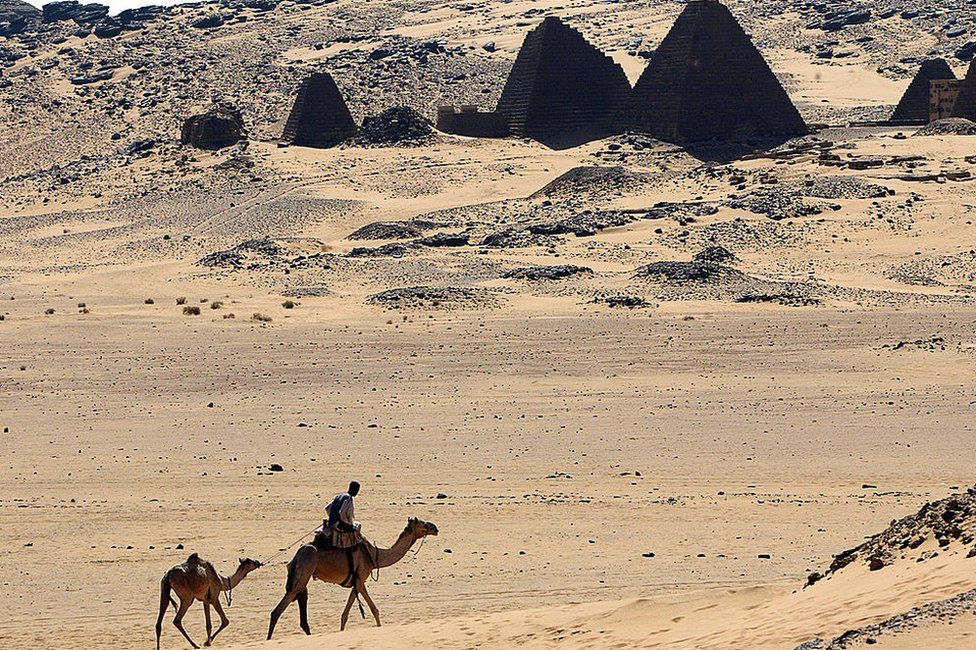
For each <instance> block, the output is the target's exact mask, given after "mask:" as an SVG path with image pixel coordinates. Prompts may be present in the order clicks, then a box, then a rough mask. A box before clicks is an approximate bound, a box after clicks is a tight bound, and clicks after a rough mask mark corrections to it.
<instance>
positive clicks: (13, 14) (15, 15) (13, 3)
mask: <svg viewBox="0 0 976 650" xmlns="http://www.w3.org/2000/svg"><path fill="white" fill-rule="evenodd" d="M40 18H41V10H40V9H38V8H37V7H35V6H34V5H31V4H28V3H26V2H24V1H23V0H0V23H11V24H13V23H15V22H17V21H23V22H24V23H26V22H27V21H30V20H39V19H40Z"/></svg>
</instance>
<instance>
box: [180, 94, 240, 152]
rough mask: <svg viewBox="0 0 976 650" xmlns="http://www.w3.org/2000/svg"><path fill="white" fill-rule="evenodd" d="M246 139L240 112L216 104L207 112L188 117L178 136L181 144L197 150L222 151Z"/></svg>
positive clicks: (224, 105)
mask: <svg viewBox="0 0 976 650" xmlns="http://www.w3.org/2000/svg"><path fill="white" fill-rule="evenodd" d="M246 138H247V131H246V130H245V128H244V119H243V118H242V117H241V112H240V111H239V110H237V109H236V108H234V107H233V106H229V105H227V104H218V105H215V106H213V107H212V108H210V109H209V110H208V111H207V112H205V113H201V114H199V115H193V116H191V117H188V118H187V119H186V120H185V121H184V122H183V130H182V132H181V134H180V142H181V143H182V144H186V145H190V146H193V147H196V148H197V149H222V148H224V147H229V146H230V145H232V144H234V143H235V142H239V141H240V140H244V139H246Z"/></svg>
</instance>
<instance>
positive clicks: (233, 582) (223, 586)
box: [220, 567, 247, 591]
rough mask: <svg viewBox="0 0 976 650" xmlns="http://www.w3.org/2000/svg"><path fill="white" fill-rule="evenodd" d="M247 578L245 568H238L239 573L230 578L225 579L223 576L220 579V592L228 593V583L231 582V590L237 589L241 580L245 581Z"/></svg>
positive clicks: (236, 572)
mask: <svg viewBox="0 0 976 650" xmlns="http://www.w3.org/2000/svg"><path fill="white" fill-rule="evenodd" d="M245 577H247V572H246V571H244V568H243V567H240V568H238V569H237V571H235V572H234V575H232V576H231V577H230V578H224V577H223V576H221V578H220V590H221V591H227V582H228V581H230V588H231V589H234V588H236V587H237V585H239V584H241V580H243V579H244V578H245Z"/></svg>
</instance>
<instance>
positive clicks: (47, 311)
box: [44, 307, 54, 316]
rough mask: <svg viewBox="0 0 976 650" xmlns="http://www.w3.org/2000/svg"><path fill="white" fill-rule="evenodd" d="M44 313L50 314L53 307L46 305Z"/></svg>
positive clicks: (52, 311)
mask: <svg viewBox="0 0 976 650" xmlns="http://www.w3.org/2000/svg"><path fill="white" fill-rule="evenodd" d="M44 313H45V314H47V315H48V316H50V315H51V314H53V313H54V307H48V308H47V309H45V310H44Z"/></svg>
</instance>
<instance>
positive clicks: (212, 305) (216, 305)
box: [210, 300, 224, 309]
mask: <svg viewBox="0 0 976 650" xmlns="http://www.w3.org/2000/svg"><path fill="white" fill-rule="evenodd" d="M223 306H224V303H222V302H220V301H219V300H214V301H213V302H212V303H210V308H211V309H220V308H221V307H223Z"/></svg>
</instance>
